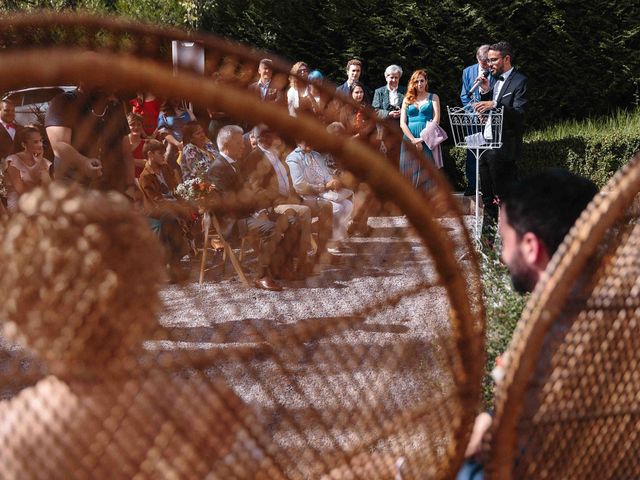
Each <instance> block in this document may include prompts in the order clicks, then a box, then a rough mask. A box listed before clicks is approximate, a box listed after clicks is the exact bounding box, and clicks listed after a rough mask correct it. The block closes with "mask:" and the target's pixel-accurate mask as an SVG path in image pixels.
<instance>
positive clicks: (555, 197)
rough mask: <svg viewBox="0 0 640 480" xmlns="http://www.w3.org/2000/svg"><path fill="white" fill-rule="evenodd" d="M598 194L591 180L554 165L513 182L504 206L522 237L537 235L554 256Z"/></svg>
mask: <svg viewBox="0 0 640 480" xmlns="http://www.w3.org/2000/svg"><path fill="white" fill-rule="evenodd" d="M596 193H598V187H596V185H595V184H594V183H593V182H592V181H591V180H589V179H587V178H584V177H581V176H579V175H576V174H574V173H571V172H569V171H567V170H562V169H560V168H553V169H549V170H545V171H543V172H541V173H538V174H536V175H532V176H530V177H527V178H524V179H522V180H520V181H519V182H517V183H515V184H512V185H511V186H510V187H509V188H507V191H506V192H505V195H504V196H503V198H502V199H501V200H502V202H501V205H502V206H503V208H504V209H505V212H506V214H507V221H508V223H509V225H511V227H513V229H514V230H515V231H516V234H517V235H518V237H522V236H523V235H524V234H525V233H527V232H531V233H533V234H535V235H536V236H537V237H538V238H539V239H540V240H542V242H543V243H544V245H545V247H546V248H547V251H548V253H549V255H550V256H551V255H553V254H554V253H555V251H556V250H557V249H558V246H559V245H560V244H561V243H562V240H563V239H564V237H565V235H566V234H567V233H568V232H569V230H570V229H571V227H572V226H573V224H574V223H575V222H576V220H577V219H578V217H579V216H580V214H581V213H582V211H583V210H584V209H585V207H586V206H587V205H588V204H589V202H590V201H591V199H593V197H594V196H595V194H596Z"/></svg>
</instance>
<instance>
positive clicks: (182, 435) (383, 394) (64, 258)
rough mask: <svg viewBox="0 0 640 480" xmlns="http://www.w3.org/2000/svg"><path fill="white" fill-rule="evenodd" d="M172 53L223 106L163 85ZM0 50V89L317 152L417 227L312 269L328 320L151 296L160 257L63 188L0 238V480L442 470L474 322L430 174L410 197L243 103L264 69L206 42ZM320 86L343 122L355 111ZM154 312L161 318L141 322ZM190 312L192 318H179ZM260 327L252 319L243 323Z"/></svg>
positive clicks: (291, 299)
mask: <svg viewBox="0 0 640 480" xmlns="http://www.w3.org/2000/svg"><path fill="white" fill-rule="evenodd" d="M170 40H184V41H198V42H201V43H202V45H203V46H204V48H205V50H206V55H207V69H208V71H209V72H216V73H218V74H219V75H220V76H221V77H222V78H224V79H225V85H224V88H221V87H220V84H219V83H216V81H214V80H211V79H209V78H208V77H202V76H201V75H197V74H192V73H188V72H180V73H177V74H174V73H173V71H172V68H171V65H170V62H168V61H167V51H168V50H169V41H170ZM0 45H1V46H3V47H5V48H2V49H1V50H0V62H1V63H2V65H3V69H4V70H5V71H10V72H11V75H3V76H1V77H0V91H7V90H14V89H18V88H23V87H27V86H45V85H74V84H75V85H77V84H79V83H80V82H82V84H83V85H84V87H85V88H87V89H91V88H92V87H95V86H98V85H100V86H105V85H108V86H109V87H110V88H113V89H114V90H119V91H127V92H136V91H138V92H141V91H151V92H154V93H155V94H156V95H158V96H161V97H170V96H177V97H181V98H184V99H188V100H189V101H191V102H193V103H194V104H195V105H199V106H201V107H212V108H213V109H215V110H218V111H224V112H226V113H227V114H228V115H229V116H230V117H232V118H234V119H235V120H236V121H237V122H238V123H241V122H246V123H247V124H250V125H253V124H257V123H266V124H268V125H269V126H270V127H271V128H273V129H274V130H275V131H277V132H278V133H279V134H280V135H281V136H282V137H283V138H284V139H285V140H288V141H290V142H291V141H293V140H296V139H302V140H305V141H306V142H308V143H309V144H311V145H312V146H313V147H314V148H316V149H318V150H320V151H322V152H326V153H331V154H332V155H333V156H334V157H335V158H336V159H337V160H338V161H339V162H341V164H342V166H343V168H344V169H345V170H347V171H348V172H349V173H350V174H352V175H353V176H354V177H355V178H356V179H357V180H358V181H360V182H366V183H367V184H368V185H369V187H370V189H371V191H372V192H373V194H374V195H375V197H377V199H378V200H379V201H380V203H381V204H382V205H385V206H386V208H388V209H390V210H392V211H399V212H401V213H403V214H404V215H406V219H407V221H408V222H409V225H410V228H406V227H397V226H394V225H390V226H387V227H382V229H384V228H386V229H387V230H391V231H392V232H393V233H394V234H395V235H396V238H395V239H394V240H388V239H387V238H385V237H384V236H381V237H380V238H377V237H375V238H368V239H364V242H372V243H373V245H374V246H375V247H376V250H375V251H374V252H373V254H372V253H367V252H361V253H360V254H358V252H359V251H358V250H357V249H356V255H354V256H353V257H345V258H346V259H347V260H345V261H348V259H349V258H353V260H351V263H348V264H347V265H346V267H345V268H343V269H342V270H341V271H337V270H338V269H332V270H331V271H329V272H328V273H326V274H325V275H326V276H325V277H323V278H327V281H328V282H329V283H330V284H332V282H333V285H335V286H334V287H333V290H334V291H337V292H338V293H340V291H341V290H340V289H343V290H342V292H347V293H343V294H342V296H339V297H338V298H339V301H338V302H335V303H330V304H328V305H325V303H327V301H326V299H325V298H323V296H322V292H323V290H320V293H316V290H317V287H318V285H317V283H312V282H310V281H309V282H306V283H298V284H295V285H292V286H290V288H287V290H286V291H285V292H281V293H279V294H274V293H271V292H263V291H255V290H247V289H243V288H237V287H236V288H232V287H233V284H232V282H231V281H226V282H219V283H212V282H210V283H209V284H205V285H204V286H203V287H198V286H195V285H193V284H191V283H188V284H185V285H179V286H175V287H171V288H163V289H162V291H161V292H158V290H157V289H158V288H160V287H158V286H157V285H158V284H160V283H161V280H162V274H161V269H159V268H158V265H159V263H158V262H161V260H160V259H159V258H158V255H157V252H156V251H155V250H154V248H155V247H153V242H152V239H149V238H148V235H147V234H146V233H145V232H144V228H142V225H143V223H142V221H141V219H140V217H139V216H138V214H137V213H135V212H132V211H130V210H128V209H127V208H124V207H123V203H122V201H123V200H122V199H121V198H120V199H118V198H117V197H111V196H106V195H99V194H87V193H86V192H82V191H77V190H75V189H71V190H69V189H67V188H63V187H61V186H59V185H54V186H53V187H51V188H50V189H48V190H46V191H45V190H40V191H38V192H34V193H32V194H30V195H28V196H26V197H25V198H24V200H21V203H20V212H19V213H18V214H16V215H15V216H13V217H12V218H11V219H10V220H9V222H8V223H7V224H6V225H4V227H3V228H2V230H1V231H0V234H1V236H0V258H1V259H2V263H3V272H2V274H1V277H0V285H2V288H0V322H2V324H3V327H4V330H3V331H4V336H5V338H6V339H8V340H9V341H10V342H12V346H11V349H10V350H8V351H9V353H8V354H6V355H4V356H3V357H2V358H3V360H2V368H1V369H0V386H1V387H2V396H3V398H4V399H5V400H3V401H2V404H0V425H2V428H4V430H3V432H0V433H1V434H0V449H1V450H2V452H3V454H2V456H1V457H0V476H1V477H3V478H17V477H22V478H47V479H51V478H224V479H230V478H300V479H303V478H322V477H323V476H325V478H367V479H377V478H381V479H382V478H394V477H396V476H397V475H401V478H450V477H451V476H452V475H453V474H454V472H455V471H457V469H458V468H459V466H460V463H461V459H462V455H463V452H464V448H465V446H466V443H467V441H468V437H469V434H470V426H471V423H472V419H473V417H474V414H475V412H476V410H477V406H478V403H479V399H480V378H481V374H482V365H483V347H482V341H483V334H484V323H483V307H482V301H481V295H480V282H479V272H478V267H477V262H476V260H475V254H474V251H473V247H472V243H471V240H470V237H469V234H468V232H467V230H466V228H465V225H464V222H463V220H462V217H461V215H460V211H459V209H458V207H457V205H456V204H455V202H454V201H453V200H452V198H451V195H450V193H451V192H450V190H449V188H448V186H447V184H446V182H445V181H444V180H443V179H442V177H441V176H440V175H439V174H438V172H436V171H435V169H434V168H432V167H430V166H429V165H428V164H425V165H426V166H425V168H426V169H427V171H428V172H429V175H430V177H431V179H432V188H431V189H430V191H429V192H427V193H424V192H418V191H415V190H414V189H412V188H411V186H410V185H409V183H408V182H407V181H406V180H405V179H404V178H402V177H401V176H400V175H399V174H398V173H397V172H396V171H394V169H393V168H392V167H391V166H390V165H389V164H388V163H387V162H386V161H385V159H384V157H382V156H381V154H380V153H379V152H378V151H377V150H374V149H373V148H371V146H370V145H368V144H367V142H360V141H356V140H353V139H350V138H348V137H345V136H340V135H330V134H329V133H327V131H326V129H325V127H326V122H324V123H323V122H322V121H319V120H318V119H315V118H313V117H310V116H300V117H298V118H293V117H290V116H289V115H288V114H287V110H286V108H285V107H281V106H277V105H270V104H265V103H261V102H259V101H257V99H256V98H255V97H254V96H253V95H252V94H250V93H249V92H248V91H247V89H246V85H247V84H248V83H249V82H250V81H251V80H252V77H253V75H254V73H255V71H256V70H257V65H258V62H259V60H260V59H261V58H262V57H264V56H266V54H265V53H263V52H256V51H254V50H250V49H249V48H246V47H243V46H240V45H237V44H235V43H231V42H227V41H225V40H222V39H219V38H214V37H210V36H200V35H195V34H192V33H187V32H182V31H178V30H165V29H159V28H156V27H151V26H147V25H140V24H135V23H131V22H124V21H121V20H115V19H105V18H96V17H91V16H64V15H55V14H38V15H35V16H16V17H10V18H5V19H3V30H2V32H0ZM86 50H92V51H93V52H94V53H93V54H91V55H82V53H83V52H84V51H86ZM289 68H290V66H289V65H288V64H287V63H285V62H282V61H280V60H278V59H275V60H274V79H273V82H274V84H276V85H278V84H279V85H281V86H283V87H284V85H285V83H286V78H287V76H288V73H289ZM322 88H323V91H324V92H325V93H326V94H327V95H330V96H331V97H332V98H333V99H334V100H335V101H336V102H337V103H338V105H345V104H347V103H348V102H349V100H347V99H344V98H341V97H338V96H335V93H334V90H333V88H332V87H330V86H323V87H322ZM367 116H368V118H369V119H370V121H372V122H376V125H377V126H379V127H380V129H387V128H392V127H391V126H390V125H389V124H387V123H382V122H380V121H379V120H378V119H377V118H376V116H375V113H374V112H372V111H370V112H368V113H367ZM205 206H206V208H209V209H211V210H213V211H216V212H218V213H220V214H221V215H223V214H224V213H225V211H227V209H232V208H233V207H234V205H232V204H231V205H230V204H229V202H228V201H227V202H226V203H225V199H224V198H217V199H216V200H210V201H209V202H206V205H205ZM398 221H399V222H400V223H402V222H403V221H404V219H402V218H400V219H399V220H398ZM110 226H112V227H110ZM129 244H130V248H128V246H127V245H129ZM66 246H73V247H74V248H65V247H66ZM355 246H356V247H358V244H357V243H356V244H355ZM143 247H144V248H146V250H147V253H146V254H145V252H144V251H141V250H140V249H143ZM147 247H148V248H147ZM110 249H111V250H110ZM143 250H144V249H143ZM154 252H155V253H154ZM461 257H464V258H466V260H465V261H464V262H462V263H459V262H457V261H456V258H461ZM30 259H37V261H36V262H35V264H34V263H33V261H32V260H30ZM5 266H6V270H5ZM335 271H337V273H336V272H335ZM149 272H151V273H152V274H150V273H149ZM332 275H333V276H332ZM353 276H362V277H363V278H364V279H365V280H366V282H365V283H364V286H363V288H362V289H361V290H359V291H352V290H349V289H348V288H347V287H345V285H344V283H345V281H344V279H345V278H346V279H349V278H351V277H353ZM394 276H397V277H398V278H400V277H402V278H404V277H406V276H408V277H407V278H409V280H407V281H406V283H404V284H402V283H397V282H395V281H394V280H393V279H394ZM143 284H144V285H143ZM225 285H226V286H225ZM398 285H400V287H398ZM143 287H149V288H143ZM203 288H206V289H209V290H202V289H203ZM225 288H226V290H224V289H225ZM203 292H204V293H203ZM158 295H160V300H161V301H162V302H163V304H164V308H156V305H158ZM190 299H191V300H192V303H191V304H190V306H189V309H188V310H187V311H186V312H185V311H184V310H182V311H181V313H179V314H176V313H175V311H174V310H172V309H173V308H174V307H173V306H174V305H175V303H176V302H177V301H178V300H180V301H182V302H184V301H185V300H187V301H189V300H190ZM320 307H323V308H324V309H322V310H321V309H320ZM247 311H251V312H253V313H250V314H248V313H246V312H247ZM317 311H322V313H321V314H319V316H317V317H314V312H317ZM96 312H97V313H96ZM255 312H262V315H263V317H264V318H252V317H250V316H249V317H248V318H247V315H255ZM185 315H186V316H190V315H193V318H185V317H184V316H185ZM16 345H20V346H22V347H27V348H28V349H29V350H30V351H31V352H34V353H35V354H36V355H37V359H38V360H36V359H35V358H32V357H25V356H24V355H26V353H24V352H23V351H22V350H20V349H19V347H17V346H16ZM16 352H18V353H16ZM21 355H22V356H21ZM30 366H31V367H30ZM30 384H35V385H34V386H31V387H26V388H24V387H25V385H30ZM5 426H6V428H5Z"/></svg>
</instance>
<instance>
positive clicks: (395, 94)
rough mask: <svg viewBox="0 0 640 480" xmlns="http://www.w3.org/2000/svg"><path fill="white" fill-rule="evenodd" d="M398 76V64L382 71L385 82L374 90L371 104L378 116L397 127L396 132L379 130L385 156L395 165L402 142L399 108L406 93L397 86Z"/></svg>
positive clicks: (387, 129)
mask: <svg viewBox="0 0 640 480" xmlns="http://www.w3.org/2000/svg"><path fill="white" fill-rule="evenodd" d="M400 77H402V68H400V67H399V66H398V65H389V66H388V67H387V68H386V69H385V71H384V78H385V80H386V81H387V84H386V85H385V86H384V87H380V88H377V89H376V90H375V92H374V94H373V103H372V104H371V106H372V107H373V108H374V109H375V111H376V112H378V117H380V118H388V119H389V120H391V121H393V123H394V125H396V126H397V127H398V131H397V132H394V131H392V130H390V129H389V128H386V129H384V130H385V131H383V132H380V133H381V134H382V135H381V136H382V141H383V142H384V146H385V147H386V149H387V158H388V159H389V160H391V161H392V163H393V164H394V165H395V166H399V161H400V142H402V132H401V131H400V109H401V108H402V100H403V99H404V94H405V93H406V89H405V88H404V87H401V86H399V83H400ZM379 128H381V127H379Z"/></svg>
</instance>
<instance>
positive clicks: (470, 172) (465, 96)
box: [460, 45, 495, 197]
mask: <svg viewBox="0 0 640 480" xmlns="http://www.w3.org/2000/svg"><path fill="white" fill-rule="evenodd" d="M488 51H489V45H481V46H479V47H478V49H477V50H476V60H478V62H477V63H474V64H473V65H469V66H468V67H466V68H465V69H464V70H463V72H462V89H461V90H460V101H461V102H462V106H463V107H465V109H466V108H467V106H468V105H469V104H470V103H476V102H479V101H480V82H481V79H482V78H483V77H484V78H487V77H489V86H490V87H493V84H494V83H495V80H494V79H493V77H490V76H489V74H490V73H491V72H490V68H489V63H488V62H487V52H488ZM468 108H471V107H468ZM469 133H475V132H469ZM464 173H465V175H466V177H467V188H466V190H465V191H464V195H465V196H466V197H469V196H471V195H474V194H475V187H476V157H475V155H474V154H473V152H472V151H471V150H467V161H466V164H465V169H464Z"/></svg>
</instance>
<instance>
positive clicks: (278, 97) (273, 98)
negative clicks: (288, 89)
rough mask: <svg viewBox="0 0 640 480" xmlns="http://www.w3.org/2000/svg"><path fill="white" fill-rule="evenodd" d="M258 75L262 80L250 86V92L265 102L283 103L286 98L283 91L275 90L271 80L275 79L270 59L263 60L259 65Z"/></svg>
mask: <svg viewBox="0 0 640 480" xmlns="http://www.w3.org/2000/svg"><path fill="white" fill-rule="evenodd" d="M258 75H259V76H260V78H259V79H258V81H257V82H253V83H252V84H250V85H249V90H250V91H252V92H254V93H255V94H256V95H257V96H258V97H259V98H260V100H261V101H263V102H276V103H283V102H284V101H285V97H284V95H283V93H282V90H280V89H277V88H273V86H272V85H271V78H272V77H273V61H272V60H271V59H269V58H263V59H262V60H260V64H259V65H258Z"/></svg>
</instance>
